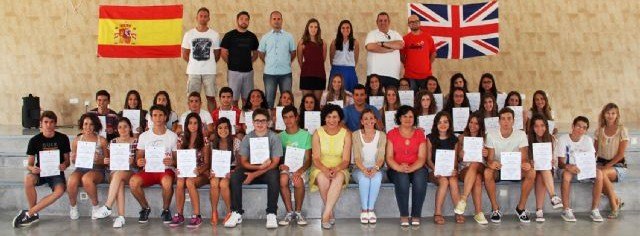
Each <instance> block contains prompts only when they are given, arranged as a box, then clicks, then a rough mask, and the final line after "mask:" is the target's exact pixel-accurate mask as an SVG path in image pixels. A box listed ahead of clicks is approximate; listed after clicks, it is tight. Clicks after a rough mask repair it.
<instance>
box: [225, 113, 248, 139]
mask: <svg viewBox="0 0 640 236" xmlns="http://www.w3.org/2000/svg"><path fill="white" fill-rule="evenodd" d="M222 117H226V118H227V119H229V122H230V123H231V134H234V135H235V134H236V112H235V111H233V110H231V111H223V110H220V111H219V112H218V119H220V118H222ZM252 124H253V123H252Z"/></svg>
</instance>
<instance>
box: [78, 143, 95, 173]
mask: <svg viewBox="0 0 640 236" xmlns="http://www.w3.org/2000/svg"><path fill="white" fill-rule="evenodd" d="M95 157H96V142H83V141H78V143H77V144H76V168H87V169H92V168H93V159H94V158H95Z"/></svg>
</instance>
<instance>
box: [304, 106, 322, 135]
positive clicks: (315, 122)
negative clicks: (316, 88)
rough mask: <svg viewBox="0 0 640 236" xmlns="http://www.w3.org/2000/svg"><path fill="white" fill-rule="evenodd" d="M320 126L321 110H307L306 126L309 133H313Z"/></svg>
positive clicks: (305, 113)
mask: <svg viewBox="0 0 640 236" xmlns="http://www.w3.org/2000/svg"><path fill="white" fill-rule="evenodd" d="M318 127H320V112H319V111H305V112H304V128H305V129H307V131H309V134H312V135H313V132H315V131H316V129H317V128H318Z"/></svg>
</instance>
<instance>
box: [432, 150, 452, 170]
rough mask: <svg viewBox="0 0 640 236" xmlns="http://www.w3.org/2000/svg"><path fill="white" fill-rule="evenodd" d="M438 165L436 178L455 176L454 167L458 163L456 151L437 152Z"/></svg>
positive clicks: (436, 166)
mask: <svg viewBox="0 0 640 236" xmlns="http://www.w3.org/2000/svg"><path fill="white" fill-rule="evenodd" d="M435 158H436V163H435V170H433V175H435V176H438V175H439V176H451V174H453V167H454V165H455V161H456V154H455V151H454V150H443V149H437V150H436V156H435Z"/></svg>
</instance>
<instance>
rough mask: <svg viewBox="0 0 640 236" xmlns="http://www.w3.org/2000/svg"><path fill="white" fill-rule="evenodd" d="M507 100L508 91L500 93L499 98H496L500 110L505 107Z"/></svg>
mask: <svg viewBox="0 0 640 236" xmlns="http://www.w3.org/2000/svg"><path fill="white" fill-rule="evenodd" d="M506 100H507V94H506V93H499V94H498V98H496V103H498V111H499V110H500V109H502V108H503V107H504V102H505V101H506Z"/></svg>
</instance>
